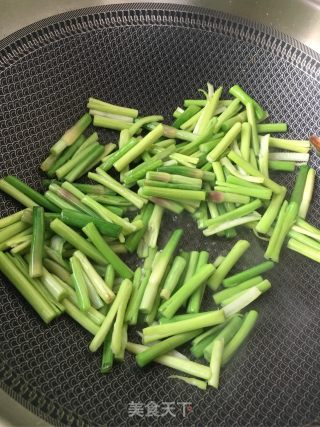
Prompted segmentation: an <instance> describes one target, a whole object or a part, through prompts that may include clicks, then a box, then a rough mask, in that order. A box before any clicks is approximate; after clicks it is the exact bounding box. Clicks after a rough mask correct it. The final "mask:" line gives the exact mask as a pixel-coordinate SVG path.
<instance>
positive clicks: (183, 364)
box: [126, 342, 211, 380]
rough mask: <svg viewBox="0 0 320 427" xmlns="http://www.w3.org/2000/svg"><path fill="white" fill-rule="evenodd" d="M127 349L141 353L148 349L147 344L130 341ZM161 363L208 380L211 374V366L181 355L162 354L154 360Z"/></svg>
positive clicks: (134, 352)
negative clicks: (183, 357)
mask: <svg viewBox="0 0 320 427" xmlns="http://www.w3.org/2000/svg"><path fill="white" fill-rule="evenodd" d="M126 349H127V350H128V351H129V352H130V353H133V354H139V353H141V352H143V351H145V350H147V349H148V347H147V346H146V345H141V344H135V343H132V342H128V343H127V345H126ZM154 361H155V362H156V363H159V364H160V365H164V366H168V367H169V368H173V369H177V370H178V371H181V372H184V373H185V374H189V375H193V376H195V377H198V378H202V379H204V380H208V379H209V378H210V375H211V371H210V368H209V367H208V366H205V365H201V364H200V363H196V362H192V361H191V360H183V359H181V358H179V357H174V356H168V355H164V356H160V357H157V358H156V359H155V360H154Z"/></svg>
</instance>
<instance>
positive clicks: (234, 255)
mask: <svg viewBox="0 0 320 427" xmlns="http://www.w3.org/2000/svg"><path fill="white" fill-rule="evenodd" d="M249 247H250V243H249V242H248V241H246V240H239V241H238V242H237V243H236V244H235V245H234V246H233V248H232V249H231V251H230V252H229V253H228V255H227V256H226V257H225V258H224V260H223V261H222V262H221V264H220V265H219V267H218V268H217V270H216V271H215V272H214V273H213V275H212V276H211V277H210V279H209V281H208V285H209V286H210V288H211V289H212V290H214V291H215V290H217V289H218V288H219V286H220V285H221V283H222V281H223V279H224V278H225V277H226V276H227V274H228V273H229V271H230V270H231V269H232V267H233V266H234V265H235V264H236V262H237V261H238V260H239V258H240V257H241V256H242V255H243V254H244V252H245V251H246V250H247V249H248V248H249Z"/></svg>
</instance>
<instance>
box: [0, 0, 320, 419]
mask: <svg viewBox="0 0 320 427" xmlns="http://www.w3.org/2000/svg"><path fill="white" fill-rule="evenodd" d="M0 50H1V55H0V104H1V106H0V123H1V125H0V143H1V145H0V165H1V176H5V175H7V174H15V175H17V176H19V177H20V178H21V179H23V180H25V181H26V182H28V183H29V184H30V185H33V186H35V187H36V188H38V189H40V188H41V176H40V174H39V169H38V166H39V164H40V161H41V160H42V159H44V158H45V157H46V154H47V152H48V149H49V147H50V146H51V145H52V144H53V143H54V142H55V141H57V140H58V138H59V136H60V135H61V134H62V133H63V131H64V130H65V129H67V128H68V127H69V126H70V125H71V124H72V123H73V122H75V120H76V119H77V118H78V117H79V116H80V115H81V114H82V113H83V112H84V109H85V103H86V100H87V98H88V97H89V96H93V97H97V98H100V99H104V100H107V101H109V102H114V103H118V104H123V105H128V106H132V107H136V108H138V109H139V110H140V113H141V114H150V113H157V114H159V113H164V114H165V116H166V119H167V120H169V119H170V114H171V113H172V112H173V111H174V109H175V107H176V106H177V105H180V104H181V103H182V100H183V99H184V98H191V97H197V96H198V94H197V88H199V87H204V86H205V84H206V82H207V81H210V82H212V83H213V84H214V86H215V87H217V85H220V84H222V85H223V86H224V88H225V89H226V90H227V88H228V87H230V86H231V85H233V84H236V83H238V84H240V85H241V86H242V87H244V88H245V89H246V90H247V91H248V92H249V93H250V94H251V95H252V96H253V97H254V98H255V99H257V100H258V101H259V102H260V103H261V104H262V105H263V106H264V108H265V109H266V110H268V111H269V112H270V120H271V121H285V122H287V123H288V124H289V133H288V135H289V137H290V138H303V139H304V138H306V137H307V136H308V135H309V134H310V133H315V132H317V131H318V130H319V128H320V115H319V111H320V100H319V99H320V97H319V87H320V86H319V84H320V83H319V80H320V73H319V70H320V58H319V55H317V54H316V53H315V52H313V51H311V50H310V49H308V48H306V47H305V46H303V45H302V44H300V43H298V42H297V41H295V40H293V39H291V38H289V37H287V36H285V35H283V34H281V33H278V32H277V31H275V30H271V29H269V28H265V27H263V26H259V25H255V24H252V23H250V22H247V21H245V20H243V19H240V18H236V17H233V16H229V15H225V14H223V13H219V12H213V11H209V10H204V9H198V8H194V7H187V6H178V5H151V4H150V5H148V4H144V5H143V6H142V5H140V6H138V5H127V6H126V5H121V6H120V5H118V6H105V7H95V8H90V9H82V10H79V11H73V12H69V13H66V14H63V15H59V16H56V17H53V18H49V19H46V20H44V21H41V22H38V23H36V24H34V25H32V26H30V27H27V28H26V29H24V30H21V31H18V32H17V33H15V34H13V35H12V36H10V37H8V38H7V39H5V40H4V41H2V42H0ZM100 134H101V135H102V138H101V139H104V140H105V141H107V140H109V139H110V138H112V136H109V135H108V134H107V133H105V134H104V133H103V132H100ZM113 138H114V137H113ZM310 163H311V165H312V166H313V167H314V168H315V169H316V170H317V174H318V176H319V173H320V171H319V169H320V159H319V158H317V157H316V156H315V155H314V154H313V155H312V156H311V162H310ZM277 179H280V181H281V182H282V183H283V184H284V185H286V186H287V187H288V188H289V189H291V188H292V185H293V177H292V176H291V175H290V176H286V175H284V174H283V175H281V176H280V178H279V175H278V178H277ZM319 201H320V197H319V184H317V186H316V189H315V195H314V200H313V203H312V206H311V209H310V212H309V217H308V218H309V220H310V222H311V223H313V224H314V225H316V226H318V227H319V226H320V222H319V214H318V212H319V208H320V203H319ZM0 204H1V216H4V215H7V214H9V213H12V212H13V211H14V210H15V209H17V207H18V205H16V204H15V203H14V202H13V201H12V200H10V199H9V198H8V197H6V196H4V195H2V194H1V196H0ZM178 225H179V226H181V227H183V228H184V240H183V242H182V243H181V245H180V246H181V247H183V248H185V249H206V250H209V251H210V256H211V259H213V258H214V257H215V256H216V255H217V254H220V253H223V252H224V251H226V250H227V249H228V248H230V247H231V245H232V244H234V241H222V240H217V239H209V238H207V239H204V238H203V237H202V235H201V233H200V232H199V231H198V230H197V229H196V227H195V226H194V224H193V222H192V220H191V218H190V217H189V216H184V215H182V216H179V217H175V216H173V215H169V214H168V215H166V217H165V226H163V227H162V230H163V232H162V233H161V239H162V243H163V242H164V241H165V240H166V238H167V236H168V233H169V231H170V230H172V229H173V228H175V227H177V226H178ZM240 237H246V238H248V239H249V240H250V241H251V245H252V248H251V250H250V254H249V255H246V257H245V259H244V262H243V266H246V265H250V264H253V262H259V261H262V259H263V252H264V248H265V242H262V241H259V240H257V239H256V238H255V236H251V235H250V233H249V232H248V233H245V234H243V235H240ZM268 277H269V278H270V280H271V282H272V285H273V287H272V290H271V291H270V292H269V293H268V294H266V295H264V296H263V298H262V299H261V300H260V301H259V302H258V303H257V304H255V305H254V307H255V308H256V309H257V310H258V311H259V314H260V317H259V322H258V325H257V327H256V329H255V333H254V334H253V335H252V336H251V338H250V340H249V341H248V342H247V343H246V344H245V345H244V346H243V347H242V349H241V351H239V352H238V354H237V356H236V357H235V358H234V359H233V360H232V362H231V363H230V364H229V365H228V367H227V369H225V370H224V372H223V374H222V378H221V387H220V389H219V391H215V390H208V391H206V392H203V391H200V390H198V389H196V388H194V387H192V386H188V385H186V384H184V383H180V382H175V381H173V380H170V379H168V375H170V373H171V372H170V370H169V369H167V368H164V367H162V366H155V365H154V366H152V367H148V368H146V369H143V370H140V369H139V368H138V367H136V365H135V362H134V359H133V357H132V356H131V355H127V356H126V360H125V363H122V364H118V365H116V367H115V368H114V370H113V371H112V373H111V374H108V375H101V374H100V372H99V367H100V356H101V355H100V353H99V354H98V353H97V354H90V352H89V351H88V348H87V347H88V343H89V340H90V336H89V335H88V334H87V333H86V332H84V331H83V330H82V329H81V328H80V327H79V326H78V325H76V324H74V323H73V322H72V320H70V319H69V318H67V317H65V316H62V317H61V318H60V319H58V320H57V321H55V322H54V323H53V324H52V325H51V326H49V327H47V326H45V325H44V324H43V323H42V322H41V321H40V319H39V318H38V317H37V315H36V314H35V313H34V312H33V311H32V310H31V309H30V308H29V307H28V305H27V304H26V303H25V302H24V301H23V299H22V298H21V297H20V295H19V294H18V293H17V292H16V291H15V289H14V288H13V286H11V285H10V284H9V283H8V282H7V281H6V280H4V278H3V277H1V279H0V280H1V287H0V294H1V305H0V330H1V350H0V351H1V367H0V381H1V385H2V387H3V388H4V390H5V391H7V392H8V393H9V394H10V395H11V396H13V397H14V398H15V399H16V400H17V401H19V402H20V403H22V404H23V405H25V406H26V407H27V408H29V409H30V410H31V411H33V412H35V413H37V414H38V415H39V416H41V417H42V418H44V419H45V420H47V421H49V422H51V423H52V424H55V425H77V426H80V425H108V426H115V425H117V426H118V425H137V424H139V425H140V424H141V425H180V424H181V425H216V426H217V425H219V426H220V425H221V426H231V425H252V426H259V425H261V426H271V425H279V426H283V425H309V424H310V425H311V424H313V425H316V424H317V422H319V415H320V402H319V397H320V362H319V354H320V340H319V336H320V320H319V319H320V289H319V283H320V269H319V266H318V265H317V264H315V263H314V262H312V261H310V260H308V259H305V258H303V257H301V256H300V255H298V254H295V253H293V252H290V251H289V250H287V249H284V251H283V255H282V260H281V263H280V264H279V265H278V266H277V268H276V269H274V270H273V271H272V272H271V273H270V274H269V276H268ZM209 303H210V300H209V299H208V304H209ZM150 402H155V405H165V402H169V403H171V404H172V407H174V409H172V411H171V412H173V413H174V415H172V414H170V413H169V414H167V415H164V416H150V417H140V416H139V415H135V416H131V414H130V413H129V410H130V405H131V408H132V406H134V405H136V404H141V405H143V406H144V407H145V405H147V404H149V403H150ZM179 402H180V403H179ZM181 402H182V403H183V404H188V405H189V406H188V407H187V410H186V411H185V412H184V411H183V410H182V406H183V404H182V403H181Z"/></svg>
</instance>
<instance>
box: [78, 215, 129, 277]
mask: <svg viewBox="0 0 320 427" xmlns="http://www.w3.org/2000/svg"><path fill="white" fill-rule="evenodd" d="M82 231H83V232H84V233H85V234H86V235H87V236H88V237H89V239H90V241H91V242H92V243H93V245H94V246H95V247H96V248H97V250H98V251H99V252H100V253H101V255H102V256H103V258H104V259H105V260H106V261H107V262H108V263H110V264H111V265H112V266H113V268H114V269H115V271H116V272H117V273H118V275H119V276H120V277H122V278H124V279H131V277H132V276H133V271H132V270H131V268H129V267H128V266H127V265H126V264H125V263H124V262H123V261H122V259H121V258H119V257H118V255H116V254H115V253H114V251H113V250H112V249H111V247H110V246H109V245H108V243H107V242H106V241H105V240H104V239H103V238H102V236H101V234H100V233H99V231H98V230H97V227H96V226H95V225H94V224H93V223H92V222H91V223H89V224H87V225H86V226H85V227H83V229H82Z"/></svg>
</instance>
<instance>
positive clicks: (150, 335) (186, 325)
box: [142, 310, 225, 344]
mask: <svg viewBox="0 0 320 427" xmlns="http://www.w3.org/2000/svg"><path fill="white" fill-rule="evenodd" d="M224 321H225V315H224V311H223V310H216V311H207V312H206V313H205V314H204V313H199V314H198V317H195V316H194V317H192V318H191V319H188V320H181V321H179V322H173V323H169V324H163V325H154V326H148V327H147V328H144V329H143V331H142V332H143V340H144V342H145V343H146V344H147V343H150V342H152V341H156V340H159V339H162V338H167V337H170V336H171V335H176V334H180V333H183V332H189V331H194V330H196V329H202V328H206V327H208V326H214V325H219V324H220V323H223V322H224Z"/></svg>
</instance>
